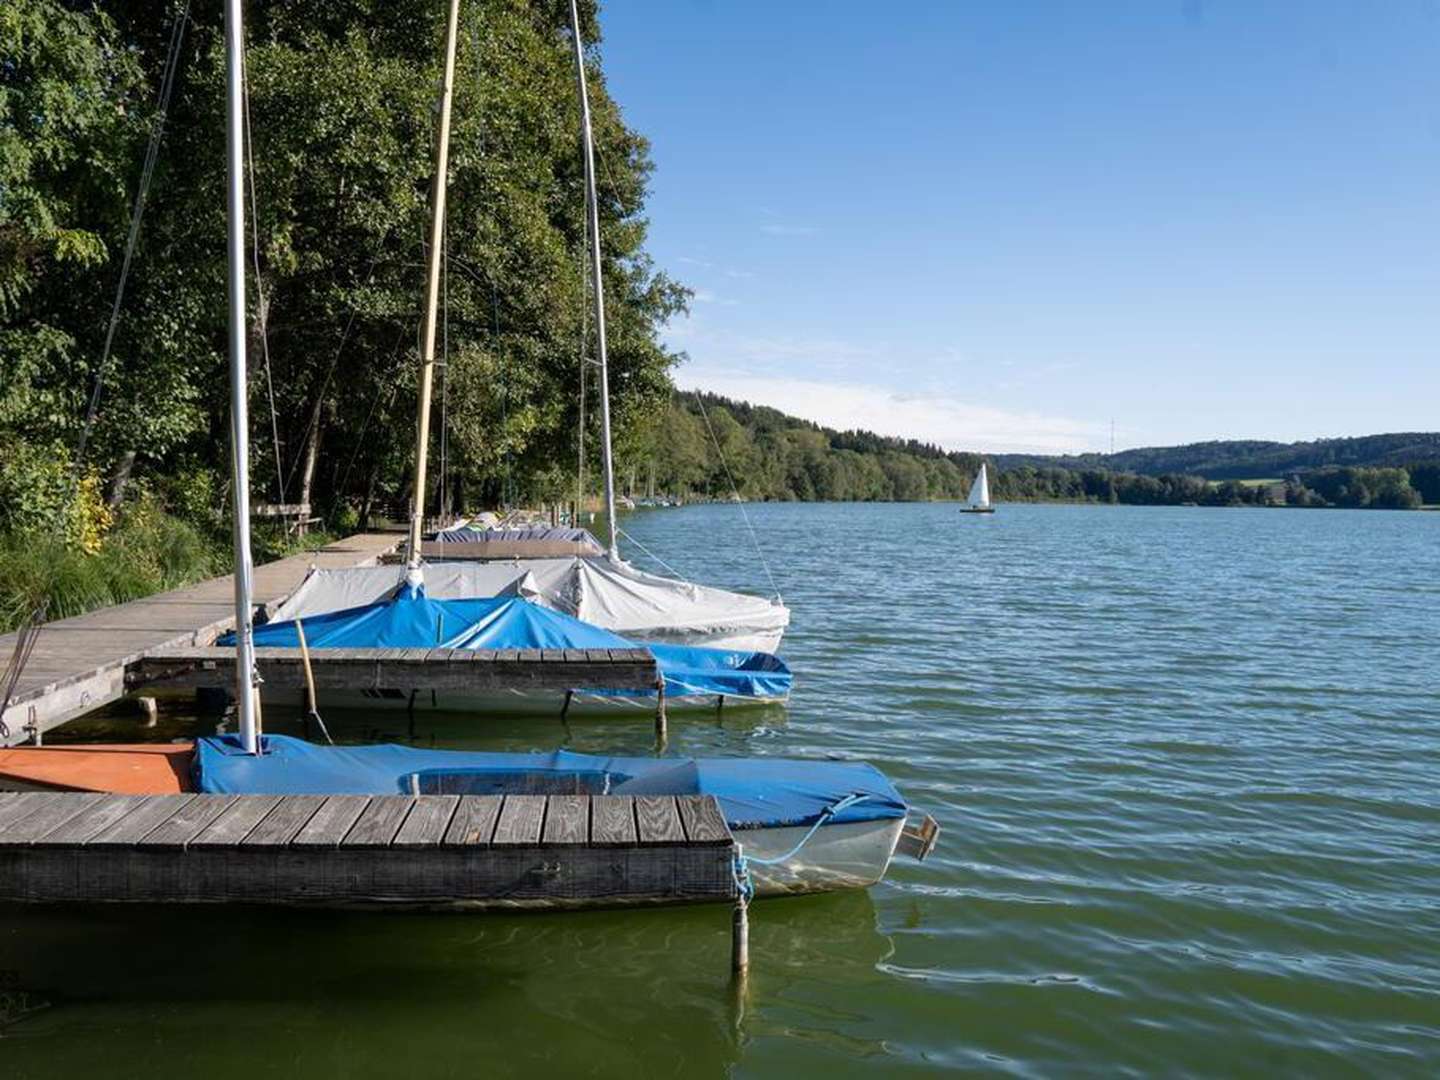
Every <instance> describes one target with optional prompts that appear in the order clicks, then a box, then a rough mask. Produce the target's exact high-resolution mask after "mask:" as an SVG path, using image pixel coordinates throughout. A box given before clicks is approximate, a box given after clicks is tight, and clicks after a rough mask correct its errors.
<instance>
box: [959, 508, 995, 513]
mask: <svg viewBox="0 0 1440 1080" xmlns="http://www.w3.org/2000/svg"><path fill="white" fill-rule="evenodd" d="M994 512H995V508H994V507H993V506H962V507H961V508H960V513H962V514H993V513H994Z"/></svg>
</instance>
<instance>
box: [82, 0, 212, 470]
mask: <svg viewBox="0 0 1440 1080" xmlns="http://www.w3.org/2000/svg"><path fill="white" fill-rule="evenodd" d="M189 19H190V0H184V4H183V6H182V7H181V9H180V11H179V13H178V14H177V15H176V17H175V23H174V25H173V26H172V27H171V28H170V51H169V53H168V54H167V55H166V57H165V67H164V70H163V74H162V75H161V77H160V92H159V100H158V102H157V106H156V113H155V119H154V120H153V121H152V124H151V128H150V142H149V144H148V145H147V146H146V148H145V159H144V163H143V164H142V165H141V167H140V183H139V185H138V186H137V187H136V189H135V202H134V204H133V205H132V206H131V210H130V231H129V235H128V236H127V237H126V238H125V257H124V259H123V260H122V261H121V263H120V280H119V281H118V282H117V283H116V286H115V300H114V302H113V303H112V304H111V306H110V322H109V325H108V326H107V327H106V328H105V344H104V346H103V348H102V349H101V350H100V362H99V364H97V365H96V367H95V381H94V384H93V385H92V387H91V390H90V402H89V404H88V406H87V407H86V409H85V424H84V426H83V427H82V428H81V429H80V440H79V443H78V445H77V446H76V448H75V464H74V465H73V466H72V467H71V470H70V490H71V496H72V498H73V496H74V492H75V489H76V488H77V486H78V485H79V483H80V472H81V469H82V468H83V467H84V461H85V448H86V446H87V445H88V444H89V442H90V433H91V431H93V430H94V427H95V417H96V415H97V414H98V412H99V410H100V395H101V393H102V392H103V390H104V387H105V375H106V372H107V371H108V370H109V368H110V354H111V350H112V348H113V347H114V344H115V330H116V328H117V327H118V326H119V325H120V307H121V305H122V304H123V303H124V300H125V284H126V282H127V281H129V279H130V265H131V263H132V262H133V261H134V258H135V249H136V248H137V247H138V246H139V243H140V221H141V219H142V218H143V217H144V216H145V200H146V198H147V196H148V195H149V193H150V184H151V182H152V181H153V180H154V178H155V164H156V162H157V161H158V160H159V158H160V142H161V140H162V139H163V138H164V135H165V123H166V121H167V120H168V119H169V116H170V99H171V97H172V96H173V95H174V93H175V73H176V71H177V70H178V69H179V66H180V47H181V44H182V42H183V41H184V38H185V24H186V23H187V22H188V21H189Z"/></svg>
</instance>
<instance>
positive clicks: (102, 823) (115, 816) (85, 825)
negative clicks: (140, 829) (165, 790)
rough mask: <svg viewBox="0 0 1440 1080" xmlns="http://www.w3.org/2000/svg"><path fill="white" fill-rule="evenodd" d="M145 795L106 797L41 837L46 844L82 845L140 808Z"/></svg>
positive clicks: (145, 797)
mask: <svg viewBox="0 0 1440 1080" xmlns="http://www.w3.org/2000/svg"><path fill="white" fill-rule="evenodd" d="M148 797H149V796H146V795H106V796H104V797H103V798H102V799H101V800H100V801H99V802H97V803H95V804H94V805H93V806H91V807H90V808H89V810H88V811H87V812H86V813H83V814H80V815H78V816H76V817H73V818H71V819H70V820H69V821H66V822H64V823H63V824H61V825H59V826H58V827H56V828H55V829H53V830H52V831H51V832H48V833H46V834H45V836H44V837H42V839H43V841H44V842H45V843H47V844H57V845H67V844H77V845H78V844H84V843H86V842H87V841H89V840H91V839H93V838H94V837H96V836H99V835H100V834H101V833H102V832H104V831H105V830H106V829H108V828H110V826H112V825H114V824H116V823H117V822H118V821H120V820H121V819H122V818H124V817H125V816H126V815H127V814H129V813H130V812H131V811H133V810H135V809H136V808H137V807H139V806H140V804H141V803H143V802H144V801H145V800H146V799H147V798H148Z"/></svg>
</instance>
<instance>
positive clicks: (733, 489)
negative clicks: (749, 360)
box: [691, 390, 783, 601]
mask: <svg viewBox="0 0 1440 1080" xmlns="http://www.w3.org/2000/svg"><path fill="white" fill-rule="evenodd" d="M691 392H692V393H693V394H694V395H695V403H696V404H697V405H699V406H700V415H701V416H702V417H704V419H705V429H706V430H707V431H709V432H710V441H711V442H712V443H714V444H715V453H716V454H718V455H719V456H720V464H721V465H722V466H724V468H725V478H726V479H727V480H729V481H730V493H731V494H732V495H733V496H734V498H735V505H736V506H738V507H739V508H740V516H741V517H742V518H744V519H745V528H747V529H748V530H750V543H751V544H753V545H754V546H755V554H756V555H757V556H759V559H760V565H761V566H763V567H764V568H765V577H766V578H768V579H769V581H770V590H771V592H773V593H774V594H775V598H776V599H777V600H782V601H783V597H781V595H780V588H779V586H777V585H776V584H775V575H774V574H773V573H771V572H770V561H769V560H768V559H766V558H765V552H764V551H763V550H762V549H761V547H760V537H759V536H758V535H757V534H756V532H755V525H754V523H752V522H751V520H750V513H749V511H747V510H746V509H745V502H744V500H743V499H741V498H740V489H739V487H737V486H736V484H735V476H734V474H733V473H731V471H730V462H729V461H727V460H726V459H725V451H724V450H722V449H720V440H719V439H717V438H716V437H715V428H714V426H713V425H712V424H711V423H710V414H709V413H708V412H707V411H706V410H705V401H704V399H703V398H701V396H700V391H698V390H693V391H691Z"/></svg>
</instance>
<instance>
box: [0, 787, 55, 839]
mask: <svg viewBox="0 0 1440 1080" xmlns="http://www.w3.org/2000/svg"><path fill="white" fill-rule="evenodd" d="M48 794H51V793H50V792H43V791H21V792H17V793H15V794H9V793H7V794H5V795H0V836H3V834H4V830H5V828H6V827H7V826H8V825H9V824H10V823H11V822H12V821H18V820H20V819H21V818H23V817H24V816H25V815H26V814H28V813H30V811H31V810H34V809H35V808H36V807H37V806H39V805H40V799H41V797H42V796H44V795H48Z"/></svg>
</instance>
